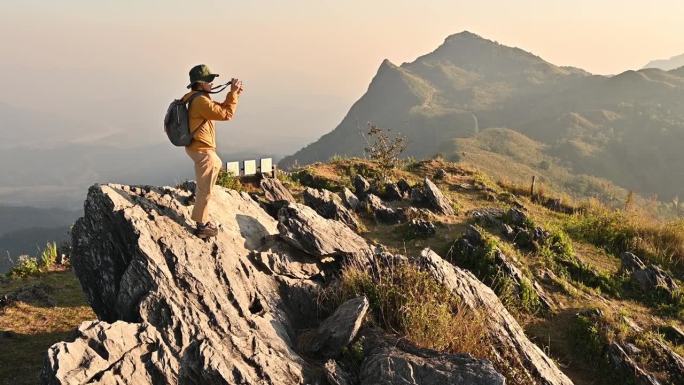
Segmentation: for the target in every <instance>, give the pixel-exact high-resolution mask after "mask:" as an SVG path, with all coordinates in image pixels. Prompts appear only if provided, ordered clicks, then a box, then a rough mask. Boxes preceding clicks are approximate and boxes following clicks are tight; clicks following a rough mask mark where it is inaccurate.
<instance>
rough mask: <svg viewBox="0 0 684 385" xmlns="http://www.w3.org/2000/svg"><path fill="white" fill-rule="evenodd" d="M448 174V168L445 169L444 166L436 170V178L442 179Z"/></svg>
mask: <svg viewBox="0 0 684 385" xmlns="http://www.w3.org/2000/svg"><path fill="white" fill-rule="evenodd" d="M448 175H449V174H447V172H446V170H444V169H443V168H440V169H438V170H437V171H436V172H435V179H436V180H442V179H444V178H446V177H447V176H448Z"/></svg>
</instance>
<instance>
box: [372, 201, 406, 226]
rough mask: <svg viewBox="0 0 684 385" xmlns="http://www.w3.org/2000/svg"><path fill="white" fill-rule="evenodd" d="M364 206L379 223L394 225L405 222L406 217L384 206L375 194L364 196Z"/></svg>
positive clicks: (399, 211)
mask: <svg viewBox="0 0 684 385" xmlns="http://www.w3.org/2000/svg"><path fill="white" fill-rule="evenodd" d="M364 205H365V206H366V209H367V210H368V211H370V212H371V213H373V216H375V219H377V220H378V221H379V222H382V223H387V224H396V223H401V222H404V221H406V216H405V215H404V213H403V212H402V211H401V210H396V209H394V208H391V207H388V206H386V205H385V203H384V202H383V201H382V199H380V198H379V197H378V196H377V195H375V194H368V195H366V199H365V200H364Z"/></svg>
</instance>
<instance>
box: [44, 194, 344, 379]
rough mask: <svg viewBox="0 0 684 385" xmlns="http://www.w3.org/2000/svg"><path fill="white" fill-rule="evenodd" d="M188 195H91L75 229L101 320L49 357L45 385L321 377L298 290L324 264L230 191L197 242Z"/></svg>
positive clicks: (77, 259)
mask: <svg viewBox="0 0 684 385" xmlns="http://www.w3.org/2000/svg"><path fill="white" fill-rule="evenodd" d="M188 195H189V193H188V192H187V191H183V190H177V189H171V188H155V187H129V186H122V185H113V184H110V185H95V186H93V187H91V188H90V189H89V192H88V197H87V200H86V202H85V215H84V217H83V218H80V219H79V220H78V221H77V222H76V224H75V226H74V229H73V248H74V249H73V254H72V263H73V266H74V269H75V272H76V274H77V276H78V278H79V280H80V281H81V285H82V286H83V289H84V291H85V292H86V295H87V297H88V300H89V302H90V304H91V306H92V307H93V310H94V311H95V313H96V314H97V315H98V318H99V319H100V320H101V321H96V322H93V323H91V324H84V325H82V326H81V329H80V330H81V331H80V332H79V336H78V337H77V339H76V340H75V341H73V342H64V343H59V344H56V345H54V346H53V347H52V348H51V349H50V351H49V353H48V358H47V360H46V366H45V368H44V373H43V383H45V384H75V383H86V382H88V383H99V384H115V383H116V384H136V385H144V384H159V383H164V384H183V383H185V384H238V383H249V384H260V383H272V384H299V383H305V382H310V383H315V382H316V381H317V379H316V376H317V375H318V374H316V373H318V370H312V367H311V364H309V363H307V362H306V361H305V360H304V359H302V358H301V357H300V356H299V355H298V354H297V353H296V352H295V350H294V349H293V346H295V345H294V343H293V341H294V338H295V337H296V329H297V328H299V327H303V326H307V325H306V324H305V323H302V322H304V321H306V320H307V319H309V320H313V319H315V317H312V315H314V314H315V313H312V312H311V311H312V309H313V305H314V304H313V303H311V304H310V309H311V310H310V312H309V313H308V315H307V314H306V312H305V310H306V307H305V305H306V303H304V302H303V301H302V300H301V299H302V298H308V297H307V296H306V295H297V293H300V292H307V290H311V289H312V286H315V283H314V282H313V277H314V276H319V275H320V274H317V272H318V271H319V270H320V266H321V264H320V262H319V261H318V260H317V259H315V258H311V257H308V256H306V255H303V254H302V253H301V252H298V251H297V250H293V249H292V248H291V247H289V246H288V245H287V244H285V242H283V241H281V240H280V239H279V238H278V234H279V232H278V222H277V221H276V220H274V219H273V218H271V217H270V216H269V215H268V214H267V213H266V212H265V211H264V210H263V209H262V208H261V207H260V206H259V205H258V204H257V203H256V202H254V201H253V200H252V199H251V198H250V197H249V196H248V195H247V194H245V193H238V192H235V191H231V190H225V189H222V188H217V191H216V193H215V197H216V199H214V201H213V202H212V204H213V207H212V210H211V214H210V215H211V220H213V221H215V222H216V223H220V224H221V226H220V229H219V234H218V236H217V237H216V238H215V239H212V240H210V241H204V240H201V239H199V238H197V237H195V236H193V235H191V232H190V231H191V226H190V223H189V216H190V210H191V207H190V206H185V205H184V204H183V203H181V202H183V201H184V198H185V197H187V196H188ZM316 217H317V218H320V217H319V216H317V215H316ZM320 219H322V218H320ZM331 222H334V223H339V222H336V221H331ZM340 226H344V225H342V224H341V223H340ZM344 228H345V229H346V230H347V231H349V232H351V230H349V229H348V228H347V227H346V226H344ZM351 233H353V232H351ZM255 253H256V254H260V253H266V254H269V253H270V254H275V255H277V256H278V259H279V261H280V263H279V264H278V267H277V268H274V269H264V268H263V264H262V263H257V261H256V259H255V258H254V254H255ZM264 258H267V256H264ZM303 265H306V267H307V268H308V271H307V269H304V268H302V266H303ZM274 266H275V264H274ZM307 274H310V277H309V276H307ZM283 292H288V293H290V295H287V296H285V295H282V293H283ZM312 300H313V299H311V300H310V301H312ZM302 313H304V314H302ZM117 321H124V322H117ZM309 326H315V325H309ZM86 362H88V363H91V364H89V365H83V364H82V363H86ZM96 362H99V363H101V364H98V365H94V364H93V363H96ZM68 363H73V364H72V365H71V366H69V364H68ZM79 363H81V364H79ZM80 378H82V379H84V381H80V380H74V379H80ZM86 379H87V381H86Z"/></svg>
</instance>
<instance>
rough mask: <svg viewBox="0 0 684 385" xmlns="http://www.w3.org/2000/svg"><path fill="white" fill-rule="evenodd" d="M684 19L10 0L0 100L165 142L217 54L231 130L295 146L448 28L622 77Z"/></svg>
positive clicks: (404, 5) (680, 14)
mask: <svg viewBox="0 0 684 385" xmlns="http://www.w3.org/2000/svg"><path fill="white" fill-rule="evenodd" d="M656 5H657V6H656ZM683 18H684V2H682V1H675V0H662V1H658V2H657V3H654V2H646V1H634V0H622V1H617V0H602V1H588V0H576V1H559V0H517V1H486V0H483V1H479V2H473V1H454V0H450V1H446V0H424V1H402V0H392V1H389V0H373V1H368V0H366V1H361V0H353V1H340V0H337V1H331V0H309V1H304V0H296V1H282V0H281V1H219V0H196V1H192V2H189V1H175V0H149V1H140V0H137V1H133V0H116V1H114V0H98V1H92V0H89V1H86V0H66V1H45V0H42V1H38V0H21V1H19V0H3V1H2V2H0V47H2V60H0V82H1V84H2V85H3V87H4V89H5V91H4V92H3V93H2V96H0V102H2V103H5V104H9V105H11V106H14V107H17V108H21V109H28V110H34V111H42V112H49V113H59V114H60V115H63V116H67V117H77V118H78V119H82V120H85V121H88V122H93V123H95V122H97V125H96V126H94V127H93V130H95V131H97V130H103V132H104V131H107V130H113V131H117V130H119V131H121V130H123V131H124V132H127V133H128V134H133V133H135V136H136V137H138V138H140V140H144V141H157V140H163V139H164V138H163V137H160V123H159V122H160V121H161V117H160V114H163V111H164V110H165V108H166V106H167V105H168V102H169V101H170V100H171V99H172V98H174V97H179V96H181V95H182V94H183V93H184V92H185V85H186V84H187V76H188V75H187V72H188V69H189V68H190V67H191V66H192V65H194V64H198V63H207V64H209V66H210V67H211V68H212V69H213V70H214V71H216V72H218V73H220V74H222V77H221V78H219V79H218V80H227V78H229V77H230V76H236V77H240V78H241V79H243V80H244V82H245V85H246V92H245V94H244V98H243V100H242V101H241V105H240V107H239V111H238V118H237V119H236V121H235V122H234V123H233V125H232V126H231V127H232V128H231V129H236V130H240V129H242V130H243V131H248V132H249V133H250V135H254V136H249V135H248V136H247V137H246V138H252V139H253V140H256V139H259V138H261V139H263V140H266V141H269V140H271V141H275V142H274V143H276V144H277V143H280V145H282V146H283V149H284V151H294V150H296V149H297V148H299V147H301V145H303V144H305V143H307V142H309V141H311V140H313V139H315V138H316V137H318V136H320V135H321V134H322V133H325V132H328V131H330V130H332V129H333V128H334V127H335V126H336V125H337V123H339V121H340V120H341V118H342V117H343V116H344V115H345V113H346V112H347V110H348V109H349V107H350V106H351V104H352V103H353V102H354V101H355V100H356V99H358V97H360V96H361V95H362V94H363V93H364V92H365V89H366V87H367V86H368V83H369V82H370V80H371V78H372V77H373V75H374V74H375V72H376V70H377V68H378V66H379V65H380V63H381V61H382V60H383V59H384V58H388V59H390V60H391V61H392V62H394V63H396V64H401V63H402V62H406V61H412V60H414V59H415V58H416V57H418V56H420V55H422V54H425V53H428V52H430V51H432V50H434V49H435V48H436V47H437V46H439V45H440V44H441V43H442V41H443V40H444V38H445V37H446V36H448V35H450V34H453V33H457V32H460V31H463V30H469V31H471V32H474V33H477V34H479V35H481V36H483V37H485V38H488V39H492V40H496V41H498V42H500V43H502V44H505V45H511V46H517V47H520V48H523V49H525V50H527V51H530V52H533V53H534V54H536V55H539V56H541V57H542V58H544V59H546V60H547V61H550V62H552V63H554V64H558V65H571V66H577V67H580V68H583V69H585V70H587V71H590V72H593V73H598V74H615V73H619V72H622V71H624V70H627V69H638V68H640V67H642V66H643V65H645V64H646V63H647V62H649V61H650V60H653V59H661V58H669V57H671V56H674V55H679V54H682V53H684V23H682V19H683ZM122 116H125V117H122ZM0 119H2V116H0ZM0 129H1V130H6V129H8V128H7V127H4V126H0ZM222 135H223V136H222V137H221V138H220V140H223V141H226V140H229V139H228V137H227V136H225V134H222ZM259 135H262V136H263V137H264V138H265V139H264V138H262V137H261V136H259ZM274 138H275V139H274ZM261 139H259V140H261ZM37 140H39V138H38V139H37Z"/></svg>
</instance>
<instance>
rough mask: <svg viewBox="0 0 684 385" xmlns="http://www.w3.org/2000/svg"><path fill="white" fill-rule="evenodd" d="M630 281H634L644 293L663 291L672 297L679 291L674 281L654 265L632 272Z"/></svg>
mask: <svg viewBox="0 0 684 385" xmlns="http://www.w3.org/2000/svg"><path fill="white" fill-rule="evenodd" d="M632 280H634V282H636V283H637V284H638V285H639V287H640V288H641V290H643V291H644V292H650V291H654V290H664V291H665V292H667V293H668V294H669V295H673V294H674V293H675V292H676V291H677V290H678V289H679V286H678V285H677V283H676V282H675V281H674V279H672V277H671V276H670V275H669V274H668V273H666V272H665V271H664V270H663V269H661V268H660V267H658V266H656V265H651V266H648V267H646V268H643V269H639V270H634V272H632Z"/></svg>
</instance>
